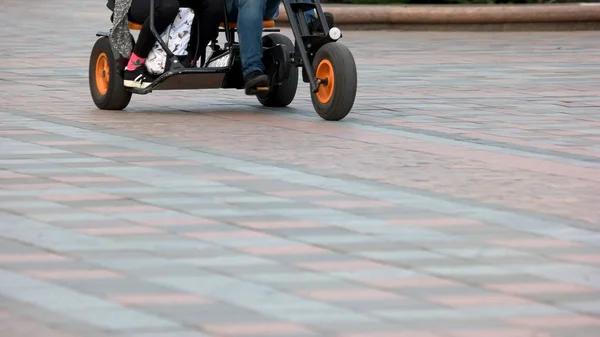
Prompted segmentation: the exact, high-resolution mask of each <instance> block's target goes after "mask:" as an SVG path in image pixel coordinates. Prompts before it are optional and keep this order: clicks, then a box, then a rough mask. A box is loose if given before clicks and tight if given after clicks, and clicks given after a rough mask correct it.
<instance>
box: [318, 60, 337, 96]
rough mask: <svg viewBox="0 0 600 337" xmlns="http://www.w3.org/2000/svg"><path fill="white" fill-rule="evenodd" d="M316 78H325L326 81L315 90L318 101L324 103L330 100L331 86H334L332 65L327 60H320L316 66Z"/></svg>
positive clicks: (331, 94)
mask: <svg viewBox="0 0 600 337" xmlns="http://www.w3.org/2000/svg"><path fill="white" fill-rule="evenodd" d="M316 76H317V78H319V79H321V80H325V79H327V82H326V83H322V84H321V85H320V86H319V91H317V98H318V99H319V102H321V103H323V104H325V103H327V102H329V101H330V100H331V96H333V88H334V86H335V78H334V75H333V66H332V65H331V62H329V60H322V61H321V62H320V63H319V65H318V66H317V75H316Z"/></svg>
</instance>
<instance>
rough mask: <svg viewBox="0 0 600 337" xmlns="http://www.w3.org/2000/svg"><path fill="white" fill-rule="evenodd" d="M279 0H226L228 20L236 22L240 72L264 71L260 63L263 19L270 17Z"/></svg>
mask: <svg viewBox="0 0 600 337" xmlns="http://www.w3.org/2000/svg"><path fill="white" fill-rule="evenodd" d="M280 2H281V0H227V10H228V18H229V21H234V22H237V33H238V35H239V37H240V57H241V59H242V74H243V75H244V77H246V75H248V74H249V73H251V72H253V71H256V70H259V71H261V72H264V71H265V66H264V64H263V63H262V55H263V52H262V32H263V23H262V22H263V19H271V18H273V17H274V16H275V13H276V12H277V10H278V9H279V3H280Z"/></svg>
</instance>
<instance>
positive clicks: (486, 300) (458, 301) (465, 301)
mask: <svg viewBox="0 0 600 337" xmlns="http://www.w3.org/2000/svg"><path fill="white" fill-rule="evenodd" d="M428 300H429V301H430V302H432V303H437V304H442V305H446V306H449V307H453V308H467V307H485V306H498V305H523V304H529V303H532V302H531V301H528V300H526V299H523V298H518V297H514V296H507V295H487V296H486V295H479V296H444V297H430V298H428Z"/></svg>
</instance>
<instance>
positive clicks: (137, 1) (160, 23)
mask: <svg viewBox="0 0 600 337" xmlns="http://www.w3.org/2000/svg"><path fill="white" fill-rule="evenodd" d="M154 3H155V9H154V26H155V27H156V30H157V31H158V33H159V34H162V33H163V32H164V31H165V29H167V27H169V25H170V24H171V23H173V21H174V20H175V17H177V14H178V13H179V2H178V1H177V0H155V2H154ZM129 20H131V21H133V22H135V23H143V25H142V30H141V31H140V34H139V36H138V39H137V42H136V43H135V46H134V47H133V52H132V53H131V57H130V58H129V62H128V63H127V67H125V73H124V74H123V82H124V85H125V86H126V87H130V88H146V87H147V86H149V85H150V83H152V77H151V76H148V74H147V72H146V71H144V68H143V67H142V65H143V64H144V62H145V61H146V58H147V57H148V55H149V54H150V51H151V50H152V48H154V43H156V38H155V37H154V34H152V30H151V29H150V0H133V2H132V3H131V7H130V8H129Z"/></svg>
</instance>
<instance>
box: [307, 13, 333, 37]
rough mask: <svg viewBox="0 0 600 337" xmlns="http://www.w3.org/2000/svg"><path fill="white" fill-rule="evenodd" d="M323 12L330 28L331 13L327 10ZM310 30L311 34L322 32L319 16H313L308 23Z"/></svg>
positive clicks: (331, 23)
mask: <svg viewBox="0 0 600 337" xmlns="http://www.w3.org/2000/svg"><path fill="white" fill-rule="evenodd" d="M323 14H325V21H327V26H329V29H331V28H332V27H333V14H331V13H329V12H324V13H323ZM309 27H310V30H311V34H314V33H324V32H323V25H322V24H321V20H320V19H319V18H316V17H315V18H314V19H313V20H312V21H311V22H310V24H309Z"/></svg>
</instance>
